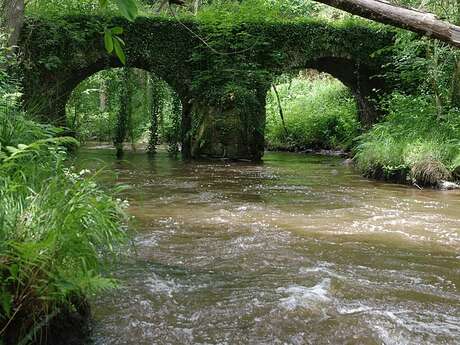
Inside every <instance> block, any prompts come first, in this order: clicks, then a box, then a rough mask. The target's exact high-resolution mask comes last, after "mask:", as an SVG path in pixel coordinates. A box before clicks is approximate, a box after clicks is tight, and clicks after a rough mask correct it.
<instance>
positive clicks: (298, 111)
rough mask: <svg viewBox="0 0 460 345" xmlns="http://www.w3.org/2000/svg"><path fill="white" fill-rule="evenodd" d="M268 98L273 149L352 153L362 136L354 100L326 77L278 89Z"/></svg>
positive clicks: (269, 139) (267, 135)
mask: <svg viewBox="0 0 460 345" xmlns="http://www.w3.org/2000/svg"><path fill="white" fill-rule="evenodd" d="M276 89H277V91H278V94H279V97H280V101H281V110H282V112H283V115H284V119H285V126H283V122H282V120H281V117H280V109H279V105H278V101H277V97H276V93H275V91H274V90H273V88H272V90H271V92H270V93H269V95H268V98H267V101H268V102H267V125H266V132H265V140H266V145H267V147H268V148H269V149H271V150H279V149H282V150H290V151H293V150H305V149H341V150H349V149H350V148H351V146H352V144H353V139H354V138H356V136H357V135H358V133H359V127H360V125H359V122H358V119H357V109H356V104H355V100H354V99H353V97H352V95H351V94H350V91H349V90H348V89H347V88H346V87H345V86H344V85H343V84H341V83H340V82H339V81H337V80H335V79H332V78H330V77H327V76H324V75H318V76H312V77H308V76H307V77H303V78H296V79H293V80H291V81H289V82H287V83H283V84H280V85H277V86H276Z"/></svg>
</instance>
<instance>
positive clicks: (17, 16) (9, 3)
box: [0, 0, 24, 47]
mask: <svg viewBox="0 0 460 345" xmlns="http://www.w3.org/2000/svg"><path fill="white" fill-rule="evenodd" d="M0 4H1V6H0V10H1V14H0V16H1V17H0V21H1V22H0V26H1V28H2V29H3V30H5V32H6V33H7V34H8V46H9V47H15V46H16V45H17V43H18V39H19V34H20V32H21V29H22V25H23V24H24V0H0Z"/></svg>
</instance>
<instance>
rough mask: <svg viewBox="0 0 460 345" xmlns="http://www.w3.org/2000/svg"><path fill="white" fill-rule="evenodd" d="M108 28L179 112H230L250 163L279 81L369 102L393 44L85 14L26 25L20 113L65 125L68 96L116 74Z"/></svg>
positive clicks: (325, 29) (283, 26)
mask: <svg viewBox="0 0 460 345" xmlns="http://www.w3.org/2000/svg"><path fill="white" fill-rule="evenodd" d="M111 26H123V27H124V34H123V39H124V40H125V42H126V46H125V48H124V50H125V53H126V55H127V66H128V67H135V68H140V69H145V70H148V71H150V72H152V73H154V74H156V75H157V76H158V77H160V78H162V79H163V80H165V81H166V82H167V83H168V84H169V85H170V86H171V87H172V88H173V89H174V90H175V91H176V92H177V94H178V95H179V97H180V99H181V101H182V104H188V103H191V102H193V103H194V104H201V105H203V106H204V107H208V108H210V107H211V108H214V109H215V110H216V111H217V113H219V112H224V111H227V110H228V109H230V108H232V109H233V110H232V113H233V114H234V116H238V117H239V121H238V125H239V127H240V128H239V131H238V132H235V131H232V135H238V136H240V137H241V138H240V140H239V144H238V150H243V151H245V150H246V151H247V152H252V153H251V155H253V156H256V157H257V156H258V157H260V155H261V152H262V151H263V131H264V121H265V114H264V112H263V111H261V110H260V109H259V108H265V96H266V92H267V90H268V87H269V85H270V82H271V81H272V80H273V78H274V77H275V76H277V75H280V74H283V73H292V72H293V71H298V70H300V69H305V68H308V67H312V68H317V69H320V70H324V71H326V72H330V73H331V74H333V75H335V76H337V77H338V78H340V79H341V80H344V82H345V83H346V84H348V86H350V87H352V88H356V89H358V90H359V92H357V94H363V95H365V96H367V95H370V93H371V92H373V91H372V90H374V89H380V87H381V85H380V84H378V83H377V82H374V80H378V78H375V79H371V76H372V75H374V74H378V73H379V72H380V66H381V65H382V63H383V61H384V59H385V57H384V56H381V55H380V54H379V53H378V52H379V51H380V52H381V51H384V48H385V47H387V46H388V45H389V44H391V43H392V39H393V35H392V33H391V32H387V31H382V30H381V29H378V28H376V27H372V26H367V25H363V24H362V23H356V22H353V23H352V22H349V21H346V22H345V21H344V22H340V21H339V23H334V24H331V23H328V22H323V21H318V20H307V21H304V22H295V23H272V22H259V21H248V22H235V23H228V22H225V23H222V22H216V21H211V22H207V21H197V20H187V21H185V22H178V21H175V20H171V19H165V18H148V17H139V18H138V19H137V20H136V21H135V22H133V23H130V22H127V21H126V20H124V19H121V18H108V17H97V16H82V15H80V16H67V17H62V18H53V19H49V18H48V19H45V18H31V17H29V18H27V20H26V24H25V28H24V31H23V34H22V38H21V43H20V45H21V47H22V53H23V67H24V69H25V70H26V73H25V76H24V93H25V105H26V107H27V108H28V109H29V110H33V111H34V113H38V114H41V117H42V118H43V119H44V120H45V121H50V120H51V121H53V122H55V123H58V124H63V123H62V121H63V120H64V119H65V105H66V103H67V100H68V98H69V97H70V94H71V92H72V90H73V89H74V88H75V87H76V86H77V85H78V84H79V83H80V82H81V81H82V80H84V79H85V78H87V77H88V76H90V75H92V74H94V73H96V72H98V71H100V70H103V69H108V68H112V67H119V66H120V62H119V61H118V60H117V59H116V58H114V57H113V56H110V55H108V54H107V52H106V51H105V49H104V44H103V39H102V32H103V31H104V28H105V27H111ZM190 30H191V31H193V32H194V34H191V33H190ZM198 36H199V37H200V38H198ZM344 66H346V67H344ZM371 80H372V81H371ZM229 100H231V102H230V103H231V104H229ZM363 100H364V98H363ZM229 107H230V108H229ZM195 108H196V109H198V108H200V107H195ZM217 113H215V114H217ZM213 116H215V115H213ZM229 126H230V124H229ZM220 127H221V128H224V127H226V125H220ZM190 130H191V128H186V129H183V131H182V132H183V133H186V132H190ZM208 144H209V145H213V144H214V142H208Z"/></svg>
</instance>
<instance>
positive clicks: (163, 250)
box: [78, 149, 460, 345]
mask: <svg viewBox="0 0 460 345" xmlns="http://www.w3.org/2000/svg"><path fill="white" fill-rule="evenodd" d="M78 165H79V166H81V167H90V168H92V169H95V168H98V167H101V166H106V167H107V168H108V169H109V171H111V172H112V173H110V174H105V175H104V177H103V178H102V180H103V181H104V183H108V184H114V183H116V184H118V183H122V184H126V185H129V186H130V189H128V190H127V191H126V192H124V195H125V197H126V198H127V199H128V201H129V203H130V206H129V208H128V209H127V212H128V214H129V215H130V216H132V217H133V219H132V221H131V226H132V228H133V229H134V230H135V233H134V235H133V242H134V246H133V249H131V250H129V251H127V255H126V257H125V258H123V259H122V260H121V262H120V263H119V264H117V265H116V267H115V268H114V272H113V274H114V275H115V277H116V278H117V279H118V280H119V282H120V289H118V290H116V291H113V292H110V293H106V294H104V295H102V296H99V297H98V298H96V299H95V300H94V301H93V312H94V318H95V325H94V334H93V340H92V343H94V344H96V345H117V344H129V345H131V344H132V345H144V344H145V345H147V344H148V345H152V344H315V345H317V344H318V345H321V344H340V345H342V344H350V345H351V344H356V345H358V344H363V345H367V344H369V345H371V344H388V345H390V344H391V345H394V344H416V345H422V344H449V345H450V344H460V193H459V192H440V191H433V190H423V191H420V190H417V189H414V188H411V187H407V186H402V185H395V184H389V183H383V182H378V181H372V180H368V179H365V178H363V177H361V176H360V175H359V174H358V173H357V172H356V171H354V170H353V169H352V168H351V167H349V166H345V165H343V164H342V160H341V159H340V158H334V157H319V156H312V155H310V156H309V155H301V154H292V153H267V154H266V155H265V157H264V162H263V164H252V163H229V162H182V161H181V160H179V159H175V158H171V157H169V156H168V155H167V154H166V153H161V152H160V153H159V154H157V156H156V157H155V158H154V159H149V158H148V157H147V155H145V154H144V153H127V155H126V157H125V160H124V161H122V162H119V161H116V160H115V159H114V153H113V151H111V150H101V149H99V150H95V149H86V150H83V151H82V152H81V153H80V154H79V162H78Z"/></svg>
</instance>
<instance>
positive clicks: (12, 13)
mask: <svg viewBox="0 0 460 345" xmlns="http://www.w3.org/2000/svg"><path fill="white" fill-rule="evenodd" d="M112 1H113V2H114V3H115V5H116V6H117V8H118V10H119V11H120V13H121V14H122V15H123V16H124V17H125V18H127V19H128V20H131V21H132V20H134V19H135V18H136V16H137V11H138V10H137V5H136V2H135V0H112ZM108 3H109V0H99V5H100V6H101V8H107V6H108ZM25 7H26V2H25V1H24V0H0V10H1V14H0V28H1V29H2V30H3V31H4V32H6V34H7V35H8V45H9V46H10V47H14V46H16V45H17V43H18V39H19V35H20V33H21V29H22V26H23V23H24V10H25ZM117 55H118V53H117Z"/></svg>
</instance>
